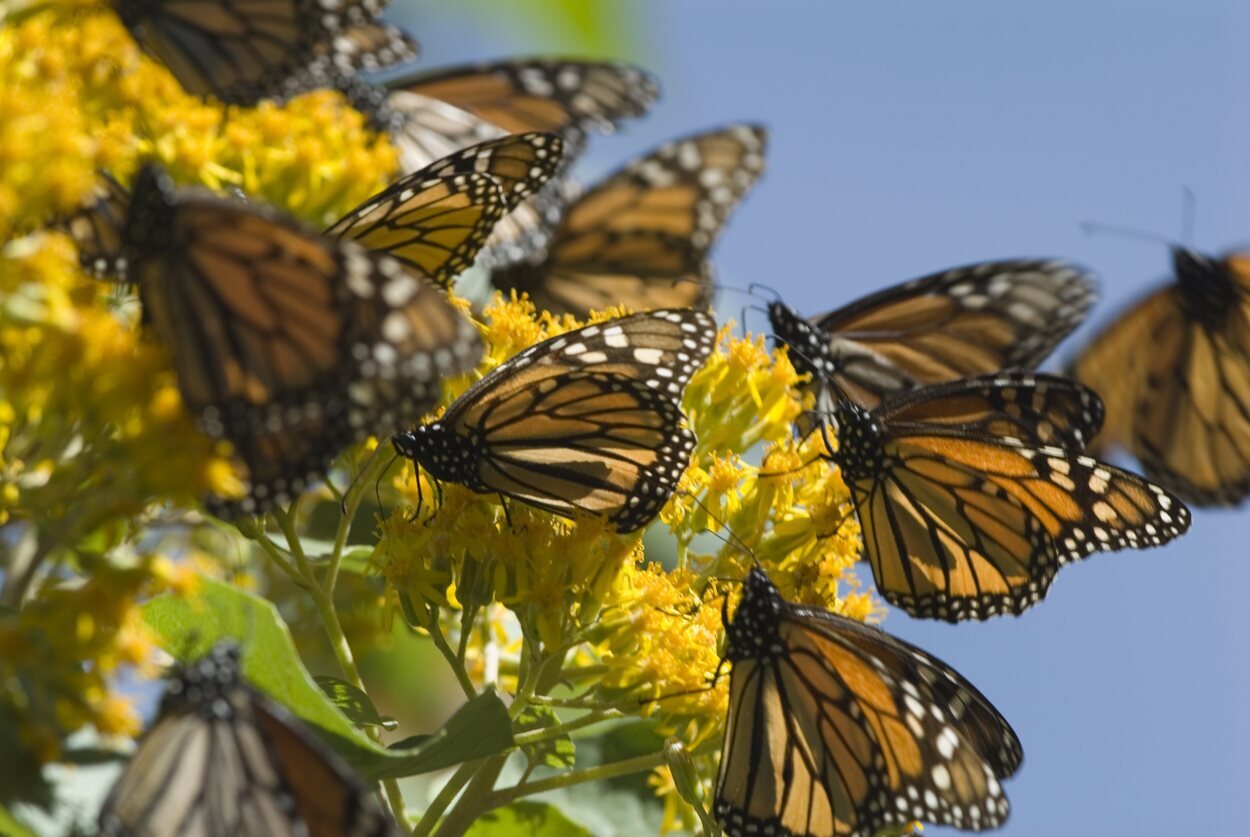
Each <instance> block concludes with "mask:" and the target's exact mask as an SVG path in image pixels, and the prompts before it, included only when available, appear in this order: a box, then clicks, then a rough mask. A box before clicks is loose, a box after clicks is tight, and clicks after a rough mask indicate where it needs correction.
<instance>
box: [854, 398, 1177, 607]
mask: <svg viewBox="0 0 1250 837" xmlns="http://www.w3.org/2000/svg"><path fill="white" fill-rule="evenodd" d="M834 419H835V421H836V423H837V428H838V448H837V450H836V451H834V452H833V453H832V454H831V457H830V458H831V459H832V460H833V461H834V462H835V463H837V464H838V465H839V466H840V467H841V468H842V469H843V473H844V476H845V479H846V482H847V487H848V489H849V491H850V494H851V501H852V504H853V506H854V507H855V512H856V516H857V517H858V519H859V521H860V526H861V529H862V531H863V540H864V551H865V557H866V558H867V560H868V562H869V564H870V565H871V567H872V571H873V577H874V579H875V581H876V584H877V588H878V590H880V591H881V593H882V595H883V596H884V597H885V599H886V601H889V602H891V603H892V604H896V605H898V606H899V607H902V608H904V609H905V610H907V612H908V613H910V614H912V615H913V616H918V617H924V618H939V619H945V620H947V621H951V622H955V621H960V620H963V619H984V618H986V617H988V616H992V615H995V614H1000V613H1020V612H1022V611H1023V610H1025V609H1026V608H1028V607H1029V606H1031V605H1032V604H1034V603H1035V602H1037V601H1038V600H1040V599H1041V598H1042V597H1043V596H1044V595H1045V594H1046V591H1047V590H1048V588H1049V586H1050V583H1051V581H1052V580H1053V578H1054V575H1055V573H1056V572H1057V571H1058V569H1059V567H1060V566H1062V565H1064V564H1066V563H1069V562H1071V561H1074V560H1077V559H1080V558H1084V557H1085V556H1087V555H1089V554H1090V553H1092V552H1095V551H1113V550H1119V549H1125V548H1145V547H1149V546H1158V545H1161V544H1163V543H1166V542H1168V541H1170V540H1171V539H1172V538H1175V537H1177V536H1178V535H1180V534H1182V533H1183V532H1185V531H1186V530H1187V529H1188V528H1189V523H1190V516H1189V511H1188V509H1186V508H1185V506H1184V504H1182V503H1181V501H1180V500H1179V499H1177V498H1176V497H1174V496H1173V495H1171V494H1169V493H1168V492H1167V491H1165V490H1164V489H1162V488H1160V487H1159V486H1157V485H1155V484H1153V483H1151V482H1149V481H1147V480H1145V479H1143V478H1141V477H1138V476H1136V475H1135V474H1131V473H1129V472H1127V471H1124V470H1121V469H1119V468H1116V467H1115V466H1112V465H1109V464H1106V463H1104V462H1100V461H1099V460H1097V459H1094V458H1092V457H1090V456H1086V455H1084V454H1083V450H1084V446H1085V444H1086V442H1087V441H1088V440H1089V439H1091V438H1093V436H1094V435H1095V434H1096V433H1097V432H1098V429H1099V426H1100V425H1101V423H1102V410H1101V405H1100V402H1099V401H1098V398H1097V396H1096V395H1094V394H1093V393H1092V392H1090V391H1089V390H1088V389H1086V388H1084V387H1081V386H1080V385H1078V384H1076V383H1074V382H1071V381H1068V380H1067V379H1064V378H1058V377H1055V376H1048V375H1040V374H1026V373H999V374H998V375H992V376H982V377H980V378H972V379H966V380H963V381H956V382H952V383H949V384H939V385H934V386H930V387H925V388H922V389H919V390H914V391H912V392H910V393H907V394H904V395H903V396H900V397H898V398H895V399H893V400H891V401H888V402H886V403H885V404H883V405H881V406H879V407H877V408H874V409H873V410H871V411H869V410H866V409H864V408H863V407H861V406H859V405H857V404H855V403H853V402H850V401H847V400H844V401H841V402H840V403H839V404H838V405H837V407H836V409H835V411H834Z"/></svg>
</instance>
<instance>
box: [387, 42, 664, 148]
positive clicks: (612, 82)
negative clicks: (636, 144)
mask: <svg viewBox="0 0 1250 837" xmlns="http://www.w3.org/2000/svg"><path fill="white" fill-rule="evenodd" d="M387 86H388V87H389V88H391V89H392V90H404V91H407V92H409V93H416V94H419V95H421V96H427V97H429V98H432V99H438V100H440V101H443V102H447V103H449V104H452V105H455V106H456V107H458V108H460V109H461V110H464V111H467V112H468V113H472V114H473V115H475V116H477V117H478V118H480V119H482V120H485V121H486V122H489V123H490V124H492V125H496V126H498V127H499V128H502V129H503V130H505V131H509V132H511V133H523V132H525V131H551V132H554V133H557V134H561V135H563V136H565V137H566V138H568V139H570V140H572V141H573V144H574V145H579V144H580V143H578V142H577V141H576V140H577V138H578V137H580V136H581V135H582V134H584V133H586V132H587V131H589V130H597V131H601V132H604V133H610V132H612V131H614V130H616V127H617V125H618V124H619V123H620V122H622V121H624V120H625V119H628V118H631V117H637V116H642V115H643V114H644V113H646V111H647V110H648V109H649V108H650V106H651V104H652V103H653V102H654V101H655V99H656V97H657V96H658V95H659V88H658V86H657V84H656V81H655V79H654V78H653V77H652V76H651V75H650V74H648V73H646V72H643V71H642V70H640V69H638V68H637V67H632V66H630V65H628V64H624V63H620V62H605V61H579V60H569V59H547V58H531V59H514V60H510V61H502V62H496V63H489V64H477V65H473V66H463V67H450V68H447V69H443V70H437V71H434V72H430V73H418V74H415V75H408V76H404V77H402V78H399V79H395V80H392V81H390V82H388V83H387Z"/></svg>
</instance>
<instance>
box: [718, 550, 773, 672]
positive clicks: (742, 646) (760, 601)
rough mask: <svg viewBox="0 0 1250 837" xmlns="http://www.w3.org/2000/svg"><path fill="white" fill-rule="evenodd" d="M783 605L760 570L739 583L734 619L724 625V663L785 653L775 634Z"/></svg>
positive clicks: (752, 571)
mask: <svg viewBox="0 0 1250 837" xmlns="http://www.w3.org/2000/svg"><path fill="white" fill-rule="evenodd" d="M784 605H785V603H784V602H783V601H782V599H781V594H780V593H779V592H777V588H776V587H774V586H773V583H772V582H771V581H770V580H769V579H768V575H767V574H765V572H764V571H763V570H761V569H760V568H759V567H755V568H754V569H752V570H751V571H750V572H748V573H747V577H746V580H744V581H743V582H742V598H741V600H739V602H738V609H737V610H736V611H735V612H734V616H733V619H732V620H730V622H729V624H727V625H726V626H725V636H726V638H727V644H726V648H725V659H727V660H745V659H753V660H763V659H769V658H772V657H778V656H780V655H781V654H783V653H785V649H784V647H783V646H782V644H781V641H780V638H779V636H778V633H777V626H778V624H779V623H780V622H781V611H782V608H783V607H784Z"/></svg>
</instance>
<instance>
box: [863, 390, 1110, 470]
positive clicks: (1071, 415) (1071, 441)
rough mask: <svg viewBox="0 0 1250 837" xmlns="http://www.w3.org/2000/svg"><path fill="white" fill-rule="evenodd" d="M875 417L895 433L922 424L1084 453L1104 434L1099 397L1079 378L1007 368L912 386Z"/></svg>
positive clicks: (927, 429) (957, 433)
mask: <svg viewBox="0 0 1250 837" xmlns="http://www.w3.org/2000/svg"><path fill="white" fill-rule="evenodd" d="M874 415H875V416H876V417H877V418H878V419H882V420H885V421H886V422H888V423H889V426H890V428H891V429H893V430H894V431H895V432H900V431H903V430H904V429H906V428H909V427H918V428H921V429H922V430H923V431H924V432H928V433H946V434H950V435H952V436H981V437H986V438H991V439H1008V440H1016V441H1020V442H1024V443H1027V444H1031V445H1053V446H1056V447H1061V448H1063V449H1064V450H1067V451H1071V452H1074V453H1080V452H1082V451H1084V450H1085V448H1086V447H1087V446H1088V445H1089V443H1090V441H1091V440H1093V438H1094V437H1095V436H1097V435H1098V431H1099V429H1100V428H1101V427H1102V422H1103V416H1104V411H1103V404H1102V400H1101V399H1100V398H1099V397H1098V395H1097V394H1096V393H1095V392H1094V391H1093V390H1091V389H1089V388H1088V387H1085V386H1082V385H1081V384H1079V383H1077V382H1076V381H1073V380H1070V379H1068V378H1063V377H1060V376H1058V375H1047V374H1045V373H1042V372H1017V371H1005V372H999V373H997V374H994V375H981V376H978V377H975V378H964V379H962V380H958V381H951V382H949V383H945V384H934V385H933V386H929V387H924V388H923V389H917V390H910V391H908V392H905V393H903V394H901V395H898V396H895V397H894V398H891V399H890V400H889V401H888V402H887V403H886V404H884V405H882V406H881V407H879V408H878V409H877V410H876V411H875V412H874Z"/></svg>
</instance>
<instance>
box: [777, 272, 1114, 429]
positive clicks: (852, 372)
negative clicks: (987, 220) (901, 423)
mask: <svg viewBox="0 0 1250 837" xmlns="http://www.w3.org/2000/svg"><path fill="white" fill-rule="evenodd" d="M1093 302H1094V283H1093V277H1092V276H1091V275H1090V274H1089V273H1086V272H1085V271H1083V270H1081V269H1080V268H1079V267H1076V266H1074V265H1071V264H1067V263H1065V262H1059V261H1039V260H1019V259H1018V260H1012V261H995V262H981V263H979V264H971V265H967V266H964V267H957V268H954V269H951V270H945V271H942V272H941V273H935V274H932V275H930V276H925V277H923V278H920V279H914V280H912V281H910V282H905V283H903V284H901V285H896V286H895V287H892V288H886V289H885V290H883V291H880V292H878V293H875V294H872V295H870V296H867V297H864V298H863V299H860V300H858V301H857V302H853V303H851V304H850V305H848V306H846V307H844V308H839V309H838V310H836V311H831V312H829V313H827V314H822V315H820V316H818V317H815V318H813V319H812V320H806V319H804V318H802V317H800V316H799V315H798V314H797V313H796V312H795V311H794V309H792V308H790V307H788V306H787V305H785V304H784V303H782V302H780V301H774V302H772V303H771V304H769V306H768V318H769V322H770V324H771V325H772V330H773V333H774V334H776V335H777V337H778V338H779V339H780V340H782V341H783V342H784V343H786V344H787V345H789V346H791V347H793V349H794V351H792V352H791V353H790V360H791V361H792V362H793V363H794V365H795V368H796V369H797V370H798V371H799V372H802V373H806V374H809V375H810V376H811V379H812V384H811V386H812V387H813V388H814V389H815V391H816V393H817V395H818V397H820V398H825V397H827V396H828V395H829V393H827V392H825V391H824V388H823V385H822V382H824V381H830V380H831V381H833V382H834V384H835V385H836V387H837V389H838V390H839V391H840V392H842V393H844V394H845V395H847V396H848V397H850V398H852V399H854V400H855V401H857V402H858V403H860V404H862V405H863V406H865V407H874V406H876V405H877V404H879V403H881V401H882V400H883V399H885V398H888V397H889V396H892V395H895V394H897V393H900V392H904V391H906V390H909V389H912V388H914V387H918V386H922V385H924V384H935V383H940V382H942V381H951V380H956V379H958V378H963V377H966V376H969V375H980V374H988V373H991V372H997V371H998V370H1000V369H1006V368H1011V367H1019V368H1024V369H1032V368H1034V367H1036V366H1037V365H1038V364H1040V363H1041V362H1042V361H1043V360H1044V359H1045V358H1046V356H1047V355H1048V354H1050V352H1051V350H1052V349H1053V348H1054V347H1055V346H1056V345H1058V343H1059V342H1060V341H1061V340H1062V339H1063V338H1064V337H1066V336H1067V335H1068V334H1069V333H1070V332H1071V331H1072V330H1073V329H1074V328H1076V327H1077V326H1078V325H1080V324H1081V321H1082V320H1083V319H1084V318H1085V314H1086V313H1087V312H1088V311H1089V309H1090V306H1091V305H1093ZM824 403H825V405H826V406H827V405H828V403H829V402H828V401H825V402H824Z"/></svg>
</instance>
